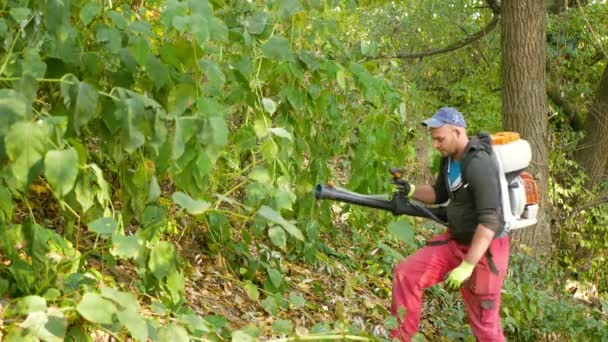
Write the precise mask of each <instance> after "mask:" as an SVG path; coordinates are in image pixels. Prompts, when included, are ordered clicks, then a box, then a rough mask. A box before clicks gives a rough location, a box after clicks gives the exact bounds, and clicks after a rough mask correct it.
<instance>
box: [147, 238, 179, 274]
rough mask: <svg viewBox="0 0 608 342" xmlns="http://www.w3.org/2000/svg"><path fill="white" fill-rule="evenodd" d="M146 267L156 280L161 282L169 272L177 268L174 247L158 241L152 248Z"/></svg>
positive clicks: (168, 243)
mask: <svg viewBox="0 0 608 342" xmlns="http://www.w3.org/2000/svg"><path fill="white" fill-rule="evenodd" d="M148 267H149V268H150V270H151V271H152V273H153V274H154V276H155V277H156V279H158V280H162V279H163V277H164V276H165V275H167V273H169V271H171V270H173V269H175V268H176V267H177V252H176V250H175V246H173V244H172V243H170V242H168V241H160V242H159V243H158V244H156V246H154V247H153V248H152V251H151V252H150V260H148Z"/></svg>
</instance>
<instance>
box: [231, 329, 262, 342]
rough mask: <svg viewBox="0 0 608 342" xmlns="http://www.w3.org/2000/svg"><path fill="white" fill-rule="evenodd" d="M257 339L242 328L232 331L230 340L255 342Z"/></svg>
mask: <svg viewBox="0 0 608 342" xmlns="http://www.w3.org/2000/svg"><path fill="white" fill-rule="evenodd" d="M257 340H258V339H257V338H256V337H255V336H251V335H250V334H248V333H247V332H246V331H244V330H237V331H235V332H233V333H232V339H231V341H232V342H256V341H257Z"/></svg>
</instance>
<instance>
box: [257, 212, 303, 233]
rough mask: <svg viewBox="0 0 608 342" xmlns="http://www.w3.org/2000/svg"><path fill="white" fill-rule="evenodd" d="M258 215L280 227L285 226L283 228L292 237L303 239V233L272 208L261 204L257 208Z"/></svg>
mask: <svg viewBox="0 0 608 342" xmlns="http://www.w3.org/2000/svg"><path fill="white" fill-rule="evenodd" d="M258 215H260V216H262V217H263V218H265V219H267V220H269V221H271V222H273V223H276V224H279V225H281V227H283V228H285V230H286V231H287V232H288V233H289V234H291V235H292V236H293V237H295V238H296V239H298V240H301V241H304V235H302V232H301V231H300V230H299V229H298V228H297V227H296V226H295V225H294V224H293V223H291V222H289V221H287V220H285V219H284V218H283V216H281V214H279V213H278V212H276V211H275V210H274V209H272V208H270V207H268V206H265V205H263V206H262V207H261V208H260V209H259V210H258Z"/></svg>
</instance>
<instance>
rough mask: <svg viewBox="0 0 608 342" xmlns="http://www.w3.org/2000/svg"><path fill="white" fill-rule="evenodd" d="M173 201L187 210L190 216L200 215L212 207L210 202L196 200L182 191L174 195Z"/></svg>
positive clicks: (172, 196)
mask: <svg viewBox="0 0 608 342" xmlns="http://www.w3.org/2000/svg"><path fill="white" fill-rule="evenodd" d="M171 199H173V202H175V203H176V204H177V205H179V206H180V207H182V208H184V209H186V211H187V212H188V214H190V215H200V214H202V213H204V212H205V210H207V208H209V207H210V206H211V204H210V203H209V202H206V201H201V200H195V199H193V198H192V197H190V196H189V195H188V194H186V193H183V192H181V191H178V192H174V193H173V195H171Z"/></svg>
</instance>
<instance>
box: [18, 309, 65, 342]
mask: <svg viewBox="0 0 608 342" xmlns="http://www.w3.org/2000/svg"><path fill="white" fill-rule="evenodd" d="M20 326H21V328H23V329H26V331H28V333H30V334H31V335H33V336H35V337H36V338H38V339H40V340H42V341H45V342H61V341H63V339H64V337H65V331H66V328H67V320H66V319H65V317H64V316H63V313H62V312H61V311H59V310H58V309H53V310H50V312H49V313H48V314H47V313H45V312H42V311H38V312H32V313H31V314H29V315H28V316H27V318H26V319H25V321H23V322H22V323H21V324H20Z"/></svg>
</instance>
